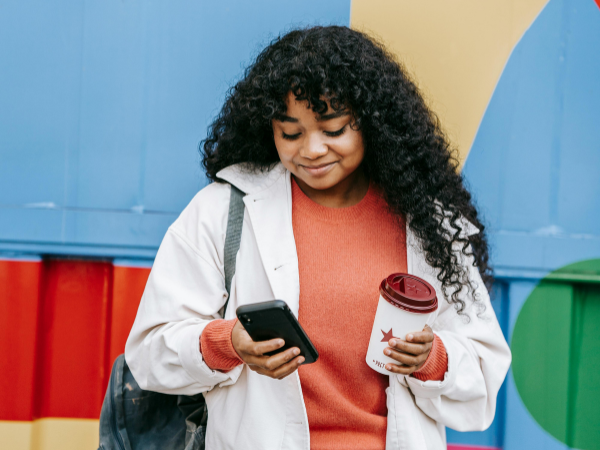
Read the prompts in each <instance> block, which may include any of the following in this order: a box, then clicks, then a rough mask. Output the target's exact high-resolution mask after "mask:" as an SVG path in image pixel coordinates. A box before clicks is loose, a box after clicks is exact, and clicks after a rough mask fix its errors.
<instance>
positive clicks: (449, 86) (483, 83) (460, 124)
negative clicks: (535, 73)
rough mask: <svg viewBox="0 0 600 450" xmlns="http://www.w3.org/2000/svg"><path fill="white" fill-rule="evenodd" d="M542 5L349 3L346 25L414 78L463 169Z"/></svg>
mask: <svg viewBox="0 0 600 450" xmlns="http://www.w3.org/2000/svg"><path fill="white" fill-rule="evenodd" d="M547 2H548V0H485V1H482V0H453V1H448V0H352V6H351V15H350V24H351V27H352V28H354V29H357V30H361V31H365V32H367V33H368V34H372V35H374V36H376V37H379V38H381V39H382V40H383V41H384V43H385V44H386V45H387V47H388V49H389V50H391V51H392V52H394V53H395V54H396V55H397V56H398V57H399V59H400V61H402V62H403V63H404V65H405V67H406V68H407V69H408V70H409V72H410V73H411V74H412V75H413V79H414V80H415V81H416V83H417V85H418V86H419V88H420V89H421V92H422V93H423V94H424V95H425V98H426V99H427V102H428V104H429V106H430V107H431V108H432V109H433V111H435V112H436V114H437V115H438V116H439V118H440V120H441V123H442V125H443V127H444V129H445V130H446V133H447V135H448V137H449V138H450V140H451V141H452V143H453V145H454V146H456V147H457V148H458V151H459V154H460V160H461V164H463V163H464V161H465V160H466V158H467V155H468V153H469V150H470V149H471V146H472V145H473V141H474V139H475V134H476V133H477V129H478V127H479V124H480V123H481V120H482V118H483V115H484V113H485V110H486V108H487V105H488V103H489V101H490V98H491V97H492V94H493V92H494V89H495V87H496V84H497V83H498V80H499V79H500V75H501V74H502V71H503V70H504V66H505V65H506V62H507V61H508V58H509V56H510V54H511V52H512V50H513V48H514V47H515V45H516V44H517V42H518V41H519V39H521V36H523V34H524V33H525V31H526V30H527V28H529V26H530V25H531V24H532V23H533V21H534V20H535V18H536V17H537V15H538V14H539V13H540V12H541V10H542V9H543V8H544V6H545V5H546V3H547Z"/></svg>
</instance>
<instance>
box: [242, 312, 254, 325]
mask: <svg viewBox="0 0 600 450" xmlns="http://www.w3.org/2000/svg"><path fill="white" fill-rule="evenodd" d="M242 319H244V322H246V323H250V322H252V319H251V318H250V317H248V316H247V315H246V314H244V315H243V316H242Z"/></svg>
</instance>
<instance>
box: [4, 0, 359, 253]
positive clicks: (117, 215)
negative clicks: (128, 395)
mask: <svg viewBox="0 0 600 450" xmlns="http://www.w3.org/2000/svg"><path fill="white" fill-rule="evenodd" d="M349 15H350V2H349V0H332V1H327V2H320V1H316V0H308V1H304V2H300V3H297V2H291V1H274V0H262V1H259V2H239V1H233V0H225V1H220V2H209V1H190V0H176V1H172V2H159V1H156V0H147V1H141V0H133V1H125V2H124V1H117V0H107V1H98V0H95V1H91V0H88V1H73V0H71V1H69V0H60V1H56V2H51V3H48V2H42V1H39V0H37V1H28V2H19V1H14V0H10V1H5V2H3V3H2V9H1V14H0V61H2V68H1V69H0V85H2V86H3V89H1V90H0V105H2V107H1V108H0V251H5V252H6V251H15V252H22V251H25V252H49V253H70V254H88V255H107V256H110V255H122V256H132V257H136V256H138V257H139V256H144V257H152V256H153V255H154V253H155V251H156V248H157V247H158V245H159V243H160V240H161V239H162V236H163V235H164V233H165V231H166V228H167V226H168V225H169V224H170V223H171V222H172V221H173V220H175V218H176V217H177V215H178V213H179V212H180V211H181V210H182V209H183V208H184V207H185V205H186V204H187V203H188V202H189V201H190V200H191V198H192V197H193V195H194V194H195V193H196V192H197V191H198V190H199V189H200V188H201V187H203V186H204V185H205V184H206V179H205V177H204V175H203V173H202V171H201V169H200V166H199V156H198V152H197V146H198V143H199V142H200V140H201V139H203V138H204V137H205V134H206V127H207V125H208V123H210V121H211V119H212V118H213V117H214V116H215V114H216V113H217V112H218V110H219V107H220V105H221V102H222V100H223V98H224V93H225V91H226V90H227V88H228V87H229V86H230V85H231V84H232V83H233V82H235V81H236V80H237V79H239V77H240V75H241V73H242V70H243V68H244V67H245V66H246V65H247V64H248V63H249V62H250V61H251V60H252V57H253V56H254V55H255V54H256V53H257V52H258V51H259V50H260V49H261V48H262V47H263V46H264V45H265V44H266V43H267V42H268V41H269V40H270V39H271V38H273V37H275V36H276V35H277V34H279V33H280V32H282V31H285V30H287V29H289V28H290V27H292V26H298V25H309V24H317V23H320V24H331V23H336V24H344V25H348V24H349Z"/></svg>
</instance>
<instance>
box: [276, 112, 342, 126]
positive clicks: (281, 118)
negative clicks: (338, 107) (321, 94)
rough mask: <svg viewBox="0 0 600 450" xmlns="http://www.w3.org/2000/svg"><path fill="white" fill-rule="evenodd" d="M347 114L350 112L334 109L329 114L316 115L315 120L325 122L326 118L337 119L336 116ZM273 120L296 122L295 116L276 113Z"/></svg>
mask: <svg viewBox="0 0 600 450" xmlns="http://www.w3.org/2000/svg"><path fill="white" fill-rule="evenodd" d="M349 114H350V113H349V112H348V111H336V112H333V113H331V114H325V115H322V116H318V117H317V121H318V122H325V121H327V120H331V119H337V118H338V117H343V116H347V115H349ZM275 120H279V121H280V122H292V123H298V119H297V118H295V117H290V116H286V115H285V114H281V115H277V117H275Z"/></svg>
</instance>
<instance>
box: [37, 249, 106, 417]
mask: <svg viewBox="0 0 600 450" xmlns="http://www.w3.org/2000/svg"><path fill="white" fill-rule="evenodd" d="M43 267H44V268H43V280H42V295H41V303H40V314H39V320H38V323H39V325H38V346H37V361H36V383H35V386H36V394H35V397H36V398H35V407H34V417H35V418H42V417H70V418H90V419H96V418H98V417H99V414H100V408H101V406H102V401H103V399H104V391H105V387H106V384H107V382H108V379H107V377H108V375H109V374H108V372H107V371H106V369H105V368H106V367H107V366H108V361H107V358H108V351H109V345H108V343H109V340H108V338H109V336H110V329H109V327H108V326H107V325H108V323H109V322H108V321H107V320H106V318H107V317H109V316H110V303H111V302H110V297H111V294H112V268H113V266H112V264H110V263H106V262H88V261H75V260H58V259H55V260H47V261H44V263H43Z"/></svg>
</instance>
